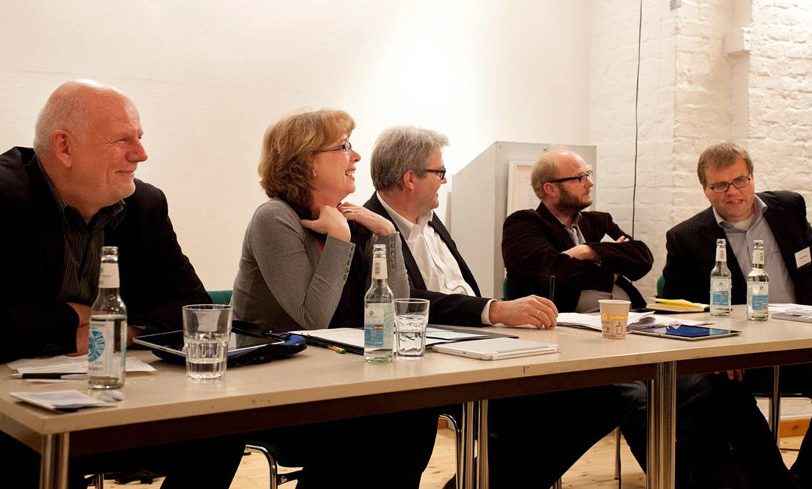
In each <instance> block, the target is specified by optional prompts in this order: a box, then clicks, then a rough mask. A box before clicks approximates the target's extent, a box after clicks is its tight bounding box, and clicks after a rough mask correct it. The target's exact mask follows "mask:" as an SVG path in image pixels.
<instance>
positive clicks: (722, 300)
mask: <svg viewBox="0 0 812 489" xmlns="http://www.w3.org/2000/svg"><path fill="white" fill-rule="evenodd" d="M711 304H712V305H714V306H722V307H729V306H730V291H729V290H714V291H713V292H712V295H711Z"/></svg>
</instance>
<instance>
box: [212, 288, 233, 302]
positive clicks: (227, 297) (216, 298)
mask: <svg viewBox="0 0 812 489" xmlns="http://www.w3.org/2000/svg"><path fill="white" fill-rule="evenodd" d="M208 293H209V297H211V301H212V302H213V303H214V304H230V303H231V291H230V290H209V291H208Z"/></svg>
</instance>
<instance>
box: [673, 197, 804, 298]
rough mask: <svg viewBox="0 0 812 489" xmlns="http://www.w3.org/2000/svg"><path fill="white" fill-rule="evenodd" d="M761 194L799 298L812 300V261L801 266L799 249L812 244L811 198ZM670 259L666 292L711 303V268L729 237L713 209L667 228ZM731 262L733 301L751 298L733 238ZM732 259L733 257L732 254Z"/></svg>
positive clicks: (728, 261)
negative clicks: (721, 242) (798, 264)
mask: <svg viewBox="0 0 812 489" xmlns="http://www.w3.org/2000/svg"><path fill="white" fill-rule="evenodd" d="M758 196H759V198H760V199H761V200H762V201H763V202H764V203H765V204H767V208H766V209H764V219H765V220H766V221H767V224H769V226H770V229H771V230H772V232H773V235H774V236H775V241H776V242H777V243H778V247H779V248H780V251H781V257H782V258H783V259H784V264H785V265H786V267H787V272H788V273H789V276H790V278H791V279H792V283H793V284H794V285H795V300H796V301H797V302H798V303H800V304H810V305H812V265H806V266H804V267H802V268H801V269H798V268H797V267H796V265H795V253H797V252H798V251H801V250H802V249H804V248H806V247H808V246H810V244H812V228H810V226H809V222H807V220H806V203H805V202H804V198H803V197H801V195H799V194H796V193H795V192H786V191H778V192H762V193H759V194H758ZM665 236H666V249H667V251H668V256H667V258H666V263H665V268H664V269H663V277H664V278H665V284H664V286H663V297H666V298H680V299H687V300H689V301H694V302H701V303H704V304H707V303H708V299H709V297H710V272H711V270H712V269H713V267H714V265H716V240H717V239H726V236H725V231H724V229H722V228H721V227H720V226H719V225H718V224H717V223H716V218H715V217H714V215H713V208H711V207H708V208H707V209H705V210H704V211H702V212H700V213H699V214H696V215H695V216H693V217H691V218H690V219H688V220H687V221H684V222H681V223H680V224H677V225H676V226H674V227H673V228H671V229H670V230H669V231H668V232H667V233H666V235H665ZM727 256H728V260H727V267H728V268H729V269H730V275H731V277H732V279H733V280H732V281H733V290H732V295H733V297H732V303H733V304H744V303H745V302H747V287H746V284H745V279H744V275H742V271H741V268H740V267H739V263H738V261H736V258H735V255H734V254H733V249H732V248H731V247H730V243H728V245H727ZM731 258H732V259H731Z"/></svg>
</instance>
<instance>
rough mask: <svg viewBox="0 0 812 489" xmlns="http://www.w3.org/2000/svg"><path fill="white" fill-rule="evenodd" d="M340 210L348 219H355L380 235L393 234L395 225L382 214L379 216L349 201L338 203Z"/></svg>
mask: <svg viewBox="0 0 812 489" xmlns="http://www.w3.org/2000/svg"><path fill="white" fill-rule="evenodd" d="M338 210H340V211H341V212H342V213H343V214H344V217H345V218H347V220H348V221H355V222H357V223H358V224H360V225H362V226H364V227H365V228H367V229H369V230H370V231H372V232H373V233H375V234H377V235H380V236H389V235H390V234H394V232H395V225H394V224H392V222H391V221H389V220H388V219H386V218H385V217H383V216H380V215H378V214H376V213H374V212H372V211H371V210H369V209H367V208H366V207H359V206H357V205H355V204H353V203H351V202H344V203H342V204H339V206H338Z"/></svg>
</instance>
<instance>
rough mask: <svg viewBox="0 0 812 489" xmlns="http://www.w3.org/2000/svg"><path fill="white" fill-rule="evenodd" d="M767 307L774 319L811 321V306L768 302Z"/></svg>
mask: <svg viewBox="0 0 812 489" xmlns="http://www.w3.org/2000/svg"><path fill="white" fill-rule="evenodd" d="M769 307H770V312H771V313H772V315H773V318H775V319H787V320H789V321H801V322H804V323H812V306H807V305H803V304H770V305H769Z"/></svg>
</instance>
